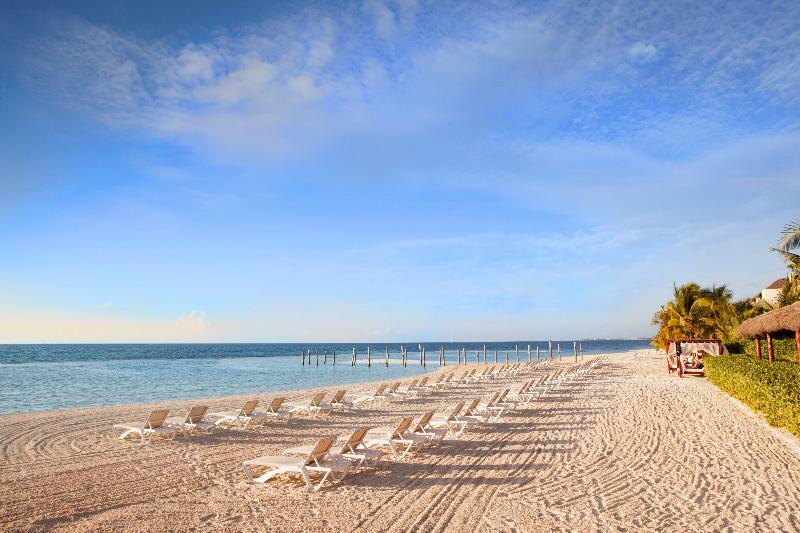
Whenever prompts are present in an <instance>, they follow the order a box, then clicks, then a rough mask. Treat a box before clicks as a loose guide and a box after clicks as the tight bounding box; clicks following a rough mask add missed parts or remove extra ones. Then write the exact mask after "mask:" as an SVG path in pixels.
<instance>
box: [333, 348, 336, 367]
mask: <svg viewBox="0 0 800 533" xmlns="http://www.w3.org/2000/svg"><path fill="white" fill-rule="evenodd" d="M333 366H336V350H333Z"/></svg>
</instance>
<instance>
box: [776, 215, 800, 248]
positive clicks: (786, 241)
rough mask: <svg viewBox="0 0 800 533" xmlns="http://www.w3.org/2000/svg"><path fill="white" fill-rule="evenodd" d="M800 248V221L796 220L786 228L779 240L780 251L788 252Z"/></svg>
mask: <svg viewBox="0 0 800 533" xmlns="http://www.w3.org/2000/svg"><path fill="white" fill-rule="evenodd" d="M795 248H800V220H795V221H793V222H790V223H788V224H786V226H784V228H783V231H781V236H780V238H779V239H778V250H779V251H781V252H788V251H789V250H793V249H795Z"/></svg>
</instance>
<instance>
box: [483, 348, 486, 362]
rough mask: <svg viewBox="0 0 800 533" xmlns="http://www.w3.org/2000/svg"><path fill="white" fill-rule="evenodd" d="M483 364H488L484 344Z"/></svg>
mask: <svg viewBox="0 0 800 533" xmlns="http://www.w3.org/2000/svg"><path fill="white" fill-rule="evenodd" d="M483 364H484V365H485V364H486V345H485V344H484V345H483Z"/></svg>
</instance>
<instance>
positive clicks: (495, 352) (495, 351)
mask: <svg viewBox="0 0 800 533" xmlns="http://www.w3.org/2000/svg"><path fill="white" fill-rule="evenodd" d="M494 363H495V364H497V348H495V349H494Z"/></svg>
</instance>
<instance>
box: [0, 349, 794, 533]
mask: <svg viewBox="0 0 800 533" xmlns="http://www.w3.org/2000/svg"><path fill="white" fill-rule="evenodd" d="M586 359H587V360H588V359H589V357H587V358H586ZM608 361H609V363H608V364H607V365H604V366H602V367H600V369H598V370H597V371H596V372H593V373H591V374H589V375H588V376H586V377H581V378H579V379H577V380H575V382H573V383H570V384H567V385H565V386H564V387H562V388H560V389H556V390H554V391H552V392H551V393H548V394H546V395H545V396H544V397H542V398H541V399H540V400H537V401H536V402H533V403H532V404H531V406H529V407H526V408H524V409H519V410H517V411H514V412H512V413H510V414H508V415H506V416H503V417H502V418H501V419H500V420H499V421H498V422H495V423H492V424H487V425H486V426H480V427H477V428H475V429H470V430H468V431H466V432H465V433H464V434H463V435H461V436H460V437H458V438H455V437H454V436H452V435H448V436H447V437H446V438H445V441H444V443H442V444H441V445H439V446H436V447H431V448H426V449H424V450H422V451H420V452H413V453H411V454H409V456H408V457H407V458H405V459H404V460H401V461H395V460H391V459H390V460H385V461H384V462H383V463H382V464H381V465H380V466H379V467H378V468H377V469H374V470H373V469H368V470H365V471H360V472H357V473H355V474H352V475H349V476H348V477H347V478H345V480H344V481H342V482H337V483H333V484H331V485H326V488H324V489H323V490H322V491H320V492H318V493H313V494H310V493H308V492H307V491H306V490H305V487H304V486H303V484H302V481H298V480H296V479H294V478H290V479H286V480H281V479H278V480H271V481H269V482H268V483H266V484H264V485H254V484H250V483H248V482H247V480H246V478H245V476H244V475H243V473H242V471H241V466H240V465H241V462H242V461H244V460H247V459H252V458H254V457H257V456H260V455H265V454H280V453H282V450H285V449H286V448H289V447H292V446H296V445H298V444H307V443H309V442H313V441H315V439H318V438H321V437H323V436H330V435H338V436H340V437H343V436H346V435H348V434H349V433H350V432H352V430H353V429H354V428H355V427H358V426H361V425H364V426H368V427H379V426H387V425H390V426H391V425H394V424H396V423H397V421H398V420H399V419H400V418H401V417H403V416H414V417H415V419H416V418H418V417H419V416H420V415H421V414H422V412H424V411H427V410H433V411H435V412H436V413H437V414H438V415H441V414H445V413H446V412H448V411H449V410H450V409H452V406H453V405H454V404H455V403H456V402H457V401H459V400H463V399H467V400H469V399H472V398H476V397H486V396H487V395H488V394H489V393H491V392H493V391H495V390H500V389H504V388H507V387H511V388H512V391H513V390H514V385H513V384H514V383H519V382H521V381H522V380H523V378H522V377H519V378H518V379H516V378H513V379H512V378H501V379H499V380H497V381H491V382H487V383H477V384H470V385H459V386H458V387H456V388H453V389H446V390H445V391H443V392H442V393H437V394H433V395H427V396H420V397H419V398H418V399H413V400H404V401H400V402H392V403H387V404H384V405H383V406H378V407H373V408H368V409H363V410H360V411H356V412H338V411H337V412H336V413H334V414H332V415H330V416H328V417H322V418H318V419H310V418H301V417H295V418H293V419H292V420H291V421H289V422H288V423H287V422H283V421H270V422H268V423H267V424H265V425H264V426H257V427H254V428H252V429H247V430H240V431H239V430H228V429H218V430H215V431H213V432H212V433H210V434H208V435H196V436H193V437H188V438H186V437H179V438H177V439H175V440H174V441H169V440H157V441H155V442H153V443H151V444H148V445H141V444H138V443H136V442H134V441H133V440H131V441H128V442H121V441H118V440H116V439H114V438H113V436H112V435H111V425H112V424H113V423H116V422H123V421H129V420H136V419H137V416H138V414H143V415H144V416H146V413H147V409H148V408H150V407H151V406H154V407H162V406H163V407H171V408H172V409H174V410H175V411H174V412H172V413H171V415H183V414H185V412H186V411H185V410H186V409H188V407H189V405H190V404H192V403H203V404H207V405H210V406H211V407H212V410H216V409H217V408H227V409H229V408H231V407H238V406H237V403H240V402H242V401H243V400H244V399H245V398H246V397H247V396H248V395H234V396H225V397H215V398H206V399H203V400H200V401H196V400H182V401H175V402H159V403H155V404H133V405H125V406H114V407H105V408H102V407H101V408H80V409H74V410H70V411H55V412H49V413H48V412H45V413H36V414H31V415H26V414H9V415H3V416H0V421H2V422H3V423H2V424H0V457H2V458H3V460H2V461H0V481H2V483H0V499H2V501H3V502H4V504H3V506H0V524H2V525H3V526H4V527H3V528H4V529H6V530H9V531H17V530H34V531H37V530H41V529H61V530H66V531H85V530H105V529H110V528H111V529H135V530H164V529H171V530H173V529H177V530H187V529H195V530H219V529H237V530H240V529H250V530H252V529H269V530H282V531H287V530H288V531H299V530H309V529H314V530H320V529H333V528H336V529H343V530H352V529H356V528H359V529H363V530H366V531H385V530H408V529H419V530H424V531H442V530H444V529H448V530H453V531H474V530H475V529H479V530H487V529H488V530H500V529H506V530H508V529H517V530H523V531H552V530H576V529H577V530H587V529H588V530H598V529H600V530H610V529H615V528H619V527H622V528H624V529H645V530H667V531H685V530H718V529H727V528H733V529H745V530H753V529H779V528H781V527H782V528H787V527H788V528H800V521H799V519H798V517H797V516H796V512H795V511H796V509H797V508H798V507H800V458H798V457H797V456H796V455H795V453H794V452H793V450H791V449H789V448H788V447H787V446H786V444H787V443H785V441H782V440H780V439H778V438H777V436H776V435H775V434H773V433H772V432H770V431H769V430H768V429H767V428H765V427H764V426H763V421H760V420H758V417H757V416H756V415H753V414H752V413H749V414H747V413H743V412H742V411H741V408H740V407H738V406H736V405H735V403H734V402H730V401H729V399H730V398H729V397H728V395H727V394H725V393H723V392H722V391H719V390H718V389H717V388H716V387H714V386H713V385H712V384H710V383H708V382H707V381H706V380H704V379H698V378H693V379H683V380H679V379H678V378H675V377H674V376H668V375H667V374H666V372H665V371H664V369H663V361H662V359H661V357H659V356H658V355H656V353H655V351H653V350H648V351H631V352H625V353H619V354H615V355H614V356H612V357H610V358H609V360H608ZM553 363H554V364H553V365H549V368H553V367H554V366H556V365H558V362H557V361H553ZM562 363H563V364H564V365H566V364H568V363H569V361H562ZM461 366H462V367H465V368H469V367H470V366H475V365H474V364H472V365H466V366H465V365H461ZM453 369H454V367H453V366H451V365H448V366H447V367H442V368H440V369H436V371H435V372H433V373H429V374H428V375H431V376H432V377H435V376H436V375H437V373H438V372H440V371H448V372H449V371H450V370H453ZM455 369H456V371H458V368H457V366H456V367H455ZM383 381H386V380H377V381H373V382H370V383H362V384H359V385H358V386H348V387H347V389H348V396H353V397H355V396H356V395H357V394H358V392H359V391H362V390H366V389H370V388H373V390H374V387H376V386H377V384H378V383H380V382H383ZM405 381H407V380H405ZM333 388H334V387H324V388H323V387H319V388H311V389H298V390H293V391H285V392H282V393H272V392H268V393H262V394H258V395H252V396H256V397H259V398H260V399H262V400H265V401H266V400H268V398H269V396H277V395H279V394H280V395H282V396H286V397H287V398H292V399H295V400H296V399H298V398H303V399H307V398H308V397H309V396H310V394H311V392H312V391H315V390H323V389H324V390H328V391H330V390H332V389H333ZM342 388H345V387H342ZM370 392H371V391H370ZM734 427H735V428H736V431H735V432H732V431H731V428H734ZM734 433H735V434H734ZM141 517H146V521H144V522H143V521H141Z"/></svg>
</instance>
